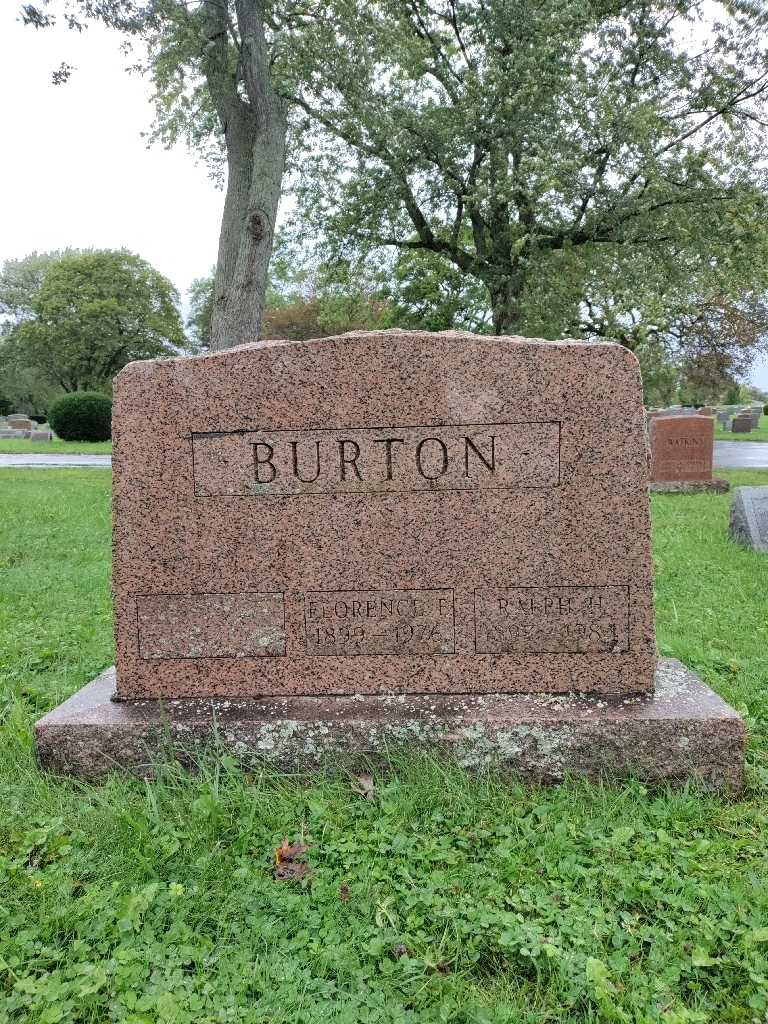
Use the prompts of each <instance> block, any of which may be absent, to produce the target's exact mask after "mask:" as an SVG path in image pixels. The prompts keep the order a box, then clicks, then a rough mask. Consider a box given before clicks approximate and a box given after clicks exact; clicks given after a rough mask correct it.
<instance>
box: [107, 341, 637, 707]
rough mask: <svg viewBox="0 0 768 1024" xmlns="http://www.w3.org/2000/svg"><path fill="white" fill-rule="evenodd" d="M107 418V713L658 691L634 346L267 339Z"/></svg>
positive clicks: (128, 398)
mask: <svg viewBox="0 0 768 1024" xmlns="http://www.w3.org/2000/svg"><path fill="white" fill-rule="evenodd" d="M114 402H115V427H114V435H113V437H114V455H113V464H114V478H115V485H114V487H115V504H114V514H115V539H114V554H115V559H114V591H115V609H116V637H117V691H118V695H119V696H120V697H160V696H168V697H195V696H202V695H230V696H235V695H239V696H242V695H249V696H256V695H287V694H333V693H335V694H340V693H347V694H353V693H362V694H365V693H381V692H388V691H396V692H400V693H483V692H509V693H512V692H520V691H527V692H536V691H547V692H560V693H562V692H567V691H580V692H585V693H590V692H592V693H604V694H614V695H616V694H627V693H641V692H644V691H648V690H650V689H651V688H652V687H653V674H654V665H655V648H654V627H653V601H652V580H651V559H650V541H649V525H648V502H647V496H646V485H647V480H646V472H647V470H646V454H645V439H644V433H643V407H642V401H641V392H640V375H639V372H638V367H637V363H636V361H635V359H634V357H633V356H632V355H630V354H629V353H628V352H627V351H626V350H625V349H623V348H620V347H618V346H615V345H584V344H579V343H574V342H558V343H554V342H540V341H522V340H510V339H496V338H480V337H473V336H470V335H448V334H444V335H424V334H404V333H394V334H392V333H389V334H381V333H379V334H371V335H356V336H347V337H344V338H332V339H326V340H321V341H312V342H307V343H299V344H297V343H291V342H265V343H263V344H259V345H254V346H250V347H246V348H241V349H236V350H232V351H229V352H225V353H221V354H219V355H215V356H203V357H200V358H195V359H175V360H168V361H165V362H150V363H136V364H133V365H131V366H129V367H127V368H126V369H125V370H123V371H122V373H121V374H120V375H119V376H118V378H117V380H116V381H115V391H114ZM171 409H172V410H173V415H172V416H171V415H169V410H171ZM627 410H629V412H628V413H627Z"/></svg>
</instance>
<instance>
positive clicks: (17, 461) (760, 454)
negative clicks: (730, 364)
mask: <svg viewBox="0 0 768 1024" xmlns="http://www.w3.org/2000/svg"><path fill="white" fill-rule="evenodd" d="M111 465H112V456H111V455H53V454H51V455H0V468H2V467H3V466H16V467H19V468H22V467H27V468H31V467H37V468H39V469H53V468H61V467H80V468H82V467H84V466H91V467H109V466H111ZM715 466H717V467H718V468H720V469H768V441H767V442H765V443H763V442H762V441H715Z"/></svg>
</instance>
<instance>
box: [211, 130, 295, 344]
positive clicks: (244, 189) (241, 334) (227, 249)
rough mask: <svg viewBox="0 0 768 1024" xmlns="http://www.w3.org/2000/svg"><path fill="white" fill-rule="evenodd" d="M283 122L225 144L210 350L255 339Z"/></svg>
mask: <svg viewBox="0 0 768 1024" xmlns="http://www.w3.org/2000/svg"><path fill="white" fill-rule="evenodd" d="M285 133H286V124H285V120H284V118H283V119H280V120H278V123H276V124H274V125H270V126H269V127H268V128H267V129H266V130H264V131H260V132H252V133H250V134H251V136H252V137H251V138H250V139H246V140H243V142H244V144H243V145H236V144H234V143H229V142H228V148H227V165H228V175H227V194H226V199H225V202H224V215H223V217H222V221H221V234H220V235H219V255H218V261H217V264H216V280H215V283H214V302H213V311H212V316H211V348H212V349H214V350H218V349H225V348H232V347H233V346H234V345H242V344H245V342H249V341H256V340H257V339H258V337H259V329H260V326H261V316H262V312H263V309H264V295H265V292H266V287H267V271H268V269H269V260H270V256H271V255H272V243H273V240H274V232H275V220H276V217H277V208H278V204H279V201H280V192H281V186H282V177H283V169H284V165H285Z"/></svg>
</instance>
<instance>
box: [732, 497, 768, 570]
mask: <svg viewBox="0 0 768 1024" xmlns="http://www.w3.org/2000/svg"><path fill="white" fill-rule="evenodd" d="M729 529H730V534H731V536H732V537H733V539H734V540H735V541H736V542H737V543H739V544H743V545H744V546H745V547H748V548H752V550H753V551H761V552H762V553H763V554H768V487H737V488H736V492H735V494H734V496H733V500H732V501H731V515H730V524H729Z"/></svg>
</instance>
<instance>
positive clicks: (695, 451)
mask: <svg viewBox="0 0 768 1024" xmlns="http://www.w3.org/2000/svg"><path fill="white" fill-rule="evenodd" d="M649 430H650V440H651V482H652V483H661V482H666V481H678V480H679V481H684V482H691V481H697V482H698V481H707V480H711V479H712V453H713V450H714V442H715V421H714V418H713V417H711V416H698V415H694V416H654V417H653V418H652V419H651V420H650V422H649Z"/></svg>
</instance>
